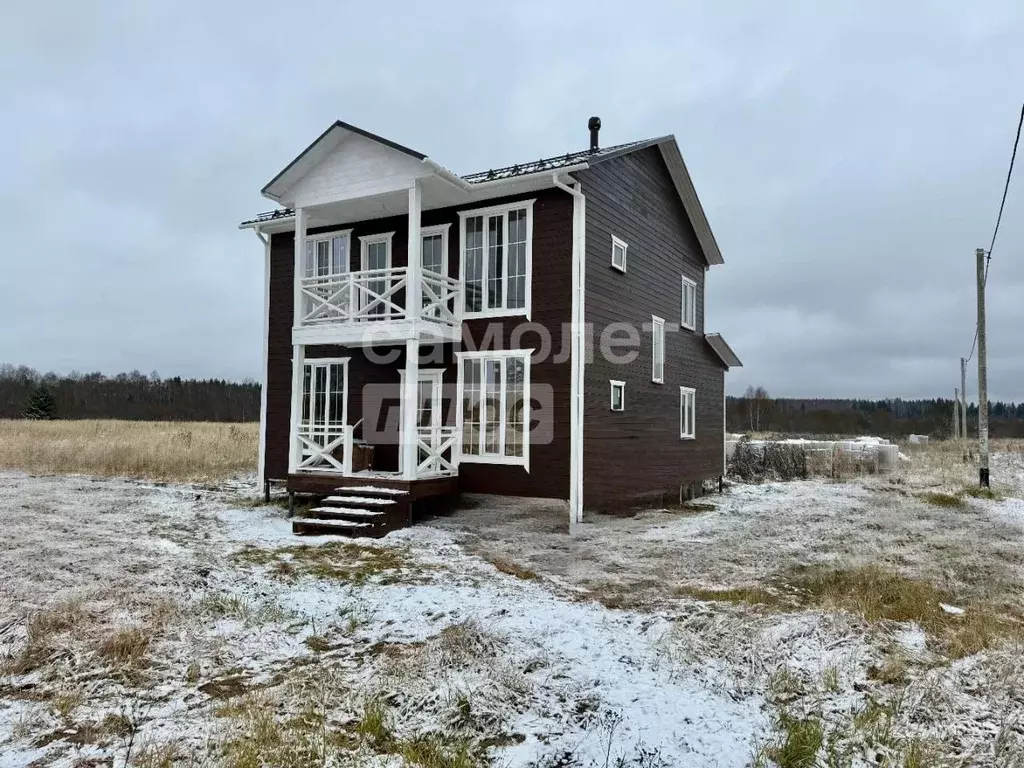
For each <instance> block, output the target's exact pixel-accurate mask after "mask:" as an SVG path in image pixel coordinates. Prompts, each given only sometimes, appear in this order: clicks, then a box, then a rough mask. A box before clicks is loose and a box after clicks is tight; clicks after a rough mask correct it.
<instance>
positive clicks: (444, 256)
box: [420, 224, 451, 277]
mask: <svg viewBox="0 0 1024 768" xmlns="http://www.w3.org/2000/svg"><path fill="white" fill-rule="evenodd" d="M449 228H451V224H435V225H434V226H432V227H420V264H421V265H422V264H423V241H424V240H425V239H426V238H428V237H435V236H437V235H440V236H441V274H442V275H444V276H445V277H448V230H449Z"/></svg>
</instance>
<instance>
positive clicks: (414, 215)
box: [405, 180, 423, 320]
mask: <svg viewBox="0 0 1024 768" xmlns="http://www.w3.org/2000/svg"><path fill="white" fill-rule="evenodd" d="M422 210H423V190H422V188H421V187H420V182H419V180H417V181H414V182H413V185H412V186H411V187H409V268H408V271H407V273H406V274H407V275H408V280H407V281H406V284H405V291H406V298H405V314H406V317H408V318H409V319H410V320H418V319H419V316H420V309H421V307H422V305H423V287H422V276H423V258H422V255H421V250H422V248H423V246H422V245H421V243H420V214H421V212H422Z"/></svg>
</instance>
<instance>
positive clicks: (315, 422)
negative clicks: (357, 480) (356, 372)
mask: <svg viewBox="0 0 1024 768" xmlns="http://www.w3.org/2000/svg"><path fill="white" fill-rule="evenodd" d="M346 364H347V360H346V359H333V360H308V361H306V363H305V364H304V365H303V369H302V412H301V413H302V415H301V418H300V420H299V444H300V450H299V467H300V468H302V469H314V468H317V467H322V468H326V469H332V468H333V469H338V470H340V469H342V466H343V464H342V460H343V456H344V451H343V449H344V445H343V443H344V434H345V432H344V430H345V418H346V416H347V413H346V397H345V389H346Z"/></svg>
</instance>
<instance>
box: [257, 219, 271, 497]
mask: <svg viewBox="0 0 1024 768" xmlns="http://www.w3.org/2000/svg"><path fill="white" fill-rule="evenodd" d="M256 234H257V235H259V237H260V239H261V240H262V241H263V369H262V370H261V371H260V444H259V451H260V455H259V458H258V459H257V464H256V467H257V469H256V473H257V474H256V476H257V483H258V488H259V489H260V490H262V489H263V486H264V484H265V483H266V480H267V366H268V364H269V356H270V237H264V236H263V235H262V234H260V231H259V230H256Z"/></svg>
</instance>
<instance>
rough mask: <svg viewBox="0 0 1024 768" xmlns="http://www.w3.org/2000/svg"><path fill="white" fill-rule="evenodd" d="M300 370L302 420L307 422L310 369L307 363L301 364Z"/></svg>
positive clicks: (304, 422)
mask: <svg viewBox="0 0 1024 768" xmlns="http://www.w3.org/2000/svg"><path fill="white" fill-rule="evenodd" d="M303 369H304V370H303V372H302V422H303V424H308V423H309V393H310V389H309V383H310V373H311V369H310V367H309V366H308V365H305V366H303Z"/></svg>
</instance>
